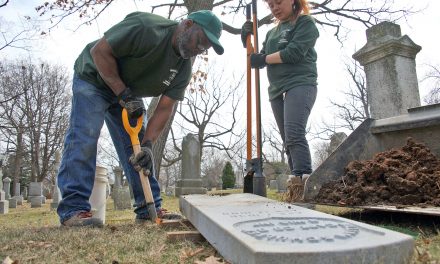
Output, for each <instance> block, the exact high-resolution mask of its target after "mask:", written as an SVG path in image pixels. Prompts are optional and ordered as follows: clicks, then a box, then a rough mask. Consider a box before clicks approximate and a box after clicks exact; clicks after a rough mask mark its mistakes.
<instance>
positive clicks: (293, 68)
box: [242, 0, 319, 199]
mask: <svg viewBox="0 0 440 264" xmlns="http://www.w3.org/2000/svg"><path fill="white" fill-rule="evenodd" d="M265 2H266V3H267V4H268V6H269V9H270V11H271V13H272V15H273V16H274V17H275V19H276V20H277V22H278V23H277V25H276V26H275V27H274V28H273V29H271V30H270V31H269V32H268V33H267V35H266V39H265V41H264V43H263V48H262V50H261V53H255V54H252V55H251V66H252V68H263V67H265V66H267V76H268V79H269V84H270V85H269V100H270V103H271V106H272V110H273V113H274V116H275V120H276V122H277V125H278V128H279V130H280V134H281V137H282V139H283V142H284V144H285V146H286V153H287V157H288V162H289V167H290V170H291V174H292V175H291V176H290V177H289V178H290V181H291V185H295V186H297V185H299V187H298V188H297V192H298V194H297V196H298V197H296V199H299V198H302V192H303V184H302V179H304V180H305V179H306V178H307V177H308V176H309V175H310V174H311V173H312V165H311V157H310V149H309V145H308V142H307V139H306V126H307V120H308V118H309V115H310V112H311V110H312V107H313V104H314V103H315V99H316V93H317V76H318V75H317V69H316V59H317V55H316V51H315V48H314V46H315V43H316V40H317V38H318V37H319V32H318V29H317V28H316V25H315V22H314V20H313V18H312V17H311V16H310V15H309V7H308V3H307V1H306V0H265ZM251 33H252V22H246V23H245V24H244V25H243V27H242V40H243V44H245V40H246V37H247V35H248V34H251Z"/></svg>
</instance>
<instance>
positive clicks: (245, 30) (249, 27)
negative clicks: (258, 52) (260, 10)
mask: <svg viewBox="0 0 440 264" xmlns="http://www.w3.org/2000/svg"><path fill="white" fill-rule="evenodd" d="M253 33H254V24H253V23H252V21H246V22H244V24H243V26H242V27H241V42H242V43H243V47H245V48H246V40H247V36H248V35H249V34H250V35H252V34H253Z"/></svg>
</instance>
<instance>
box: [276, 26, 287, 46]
mask: <svg viewBox="0 0 440 264" xmlns="http://www.w3.org/2000/svg"><path fill="white" fill-rule="evenodd" d="M289 31H290V30H288V29H287V30H284V31H283V32H281V34H280V40H279V41H278V44H284V43H287V42H289V41H288V40H287V34H289Z"/></svg>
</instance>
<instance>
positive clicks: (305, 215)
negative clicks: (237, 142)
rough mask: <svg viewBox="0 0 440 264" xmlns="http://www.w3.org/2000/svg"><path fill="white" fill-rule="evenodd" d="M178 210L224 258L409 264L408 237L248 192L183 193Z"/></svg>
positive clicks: (410, 247)
mask: <svg viewBox="0 0 440 264" xmlns="http://www.w3.org/2000/svg"><path fill="white" fill-rule="evenodd" d="M180 210H181V211H182V213H183V214H184V215H185V216H186V217H187V218H188V219H189V221H190V222H191V223H192V224H193V225H194V226H195V227H196V228H197V229H198V230H199V232H200V233H201V234H202V235H203V236H204V237H205V238H206V239H207V240H208V241H209V243H210V244H211V245H212V246H214V247H215V248H216V249H217V251H218V252H219V253H220V254H221V255H222V256H223V257H224V258H225V259H226V260H227V261H229V262H231V263H234V264H237V263H238V264H241V263H249V264H250V263H261V264H267V263H270V264H275V263H276V264H278V263H280V264H282V263H297V264H302V263H305V264H314V263H319V264H324V263H329V264H330V263H350V264H351V263H387V264H391V263H409V262H410V260H411V257H412V254H413V251H414V240H413V239H412V237H410V236H407V235H404V234H401V233H397V232H394V231H390V230H387V229H383V228H379V227H376V226H372V225H368V224H364V223H360V222H356V221H352V220H349V219H344V218H341V217H337V216H333V215H329V214H325V213H321V212H317V211H313V210H309V209H306V208H302V207H298V206H294V205H291V204H287V203H281V202H277V201H274V200H270V199H267V198H264V197H261V196H257V195H253V194H231V195H228V196H208V195H184V196H181V197H180Z"/></svg>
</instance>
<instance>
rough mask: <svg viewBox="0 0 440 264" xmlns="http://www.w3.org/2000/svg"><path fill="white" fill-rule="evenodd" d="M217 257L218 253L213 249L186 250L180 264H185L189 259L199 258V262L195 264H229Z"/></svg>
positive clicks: (183, 251)
mask: <svg viewBox="0 0 440 264" xmlns="http://www.w3.org/2000/svg"><path fill="white" fill-rule="evenodd" d="M215 255H216V251H215V250H214V249H212V248H204V247H200V248H196V249H190V248H184V249H183V250H182V253H181V255H180V263H184V262H185V261H186V260H188V259H189V258H192V257H197V259H199V260H196V261H195V262H194V263H195V264H219V263H220V264H228V262H226V261H224V260H223V259H222V258H218V257H215ZM201 259H203V260H201Z"/></svg>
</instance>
